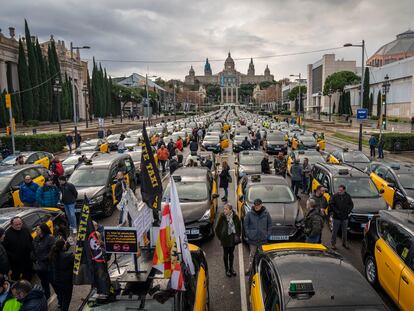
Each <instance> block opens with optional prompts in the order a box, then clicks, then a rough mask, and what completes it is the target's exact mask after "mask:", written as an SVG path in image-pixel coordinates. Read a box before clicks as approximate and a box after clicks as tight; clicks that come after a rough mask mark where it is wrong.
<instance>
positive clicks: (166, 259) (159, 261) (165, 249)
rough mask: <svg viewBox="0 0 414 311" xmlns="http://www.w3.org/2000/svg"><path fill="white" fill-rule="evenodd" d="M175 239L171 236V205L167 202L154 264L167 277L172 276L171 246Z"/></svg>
mask: <svg viewBox="0 0 414 311" xmlns="http://www.w3.org/2000/svg"><path fill="white" fill-rule="evenodd" d="M172 244H173V240H172V236H171V213H170V206H169V205H168V204H166V205H165V206H164V209H163V210H162V218H161V225H160V230H159V233H158V237H157V243H156V246H155V252H154V257H153V259H152V264H153V266H154V268H156V269H157V270H159V271H161V272H163V273H164V277H165V278H169V277H170V276H171V253H170V251H171V248H172Z"/></svg>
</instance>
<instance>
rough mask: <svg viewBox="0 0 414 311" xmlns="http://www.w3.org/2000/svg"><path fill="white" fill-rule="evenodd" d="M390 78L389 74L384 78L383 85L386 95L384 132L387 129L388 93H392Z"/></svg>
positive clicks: (383, 121)
mask: <svg viewBox="0 0 414 311" xmlns="http://www.w3.org/2000/svg"><path fill="white" fill-rule="evenodd" d="M389 79H390V77H389V76H388V74H387V75H386V76H385V77H384V83H383V84H382V94H384V95H383V96H384V117H383V120H382V123H383V124H384V130H386V129H387V93H388V92H389V91H390V81H389Z"/></svg>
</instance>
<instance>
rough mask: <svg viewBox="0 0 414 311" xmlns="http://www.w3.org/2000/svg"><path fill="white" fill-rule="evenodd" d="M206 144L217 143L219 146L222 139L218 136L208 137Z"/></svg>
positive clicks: (205, 138)
mask: <svg viewBox="0 0 414 311" xmlns="http://www.w3.org/2000/svg"><path fill="white" fill-rule="evenodd" d="M204 141H205V142H206V143H216V144H218V143H219V141H220V139H219V138H218V137H217V136H206V137H204Z"/></svg>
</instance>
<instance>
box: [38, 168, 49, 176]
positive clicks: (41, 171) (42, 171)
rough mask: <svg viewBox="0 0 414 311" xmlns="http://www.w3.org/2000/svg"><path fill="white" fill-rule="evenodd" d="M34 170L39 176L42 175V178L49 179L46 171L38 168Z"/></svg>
mask: <svg viewBox="0 0 414 311" xmlns="http://www.w3.org/2000/svg"><path fill="white" fill-rule="evenodd" d="M36 169H37V171H38V174H39V175H42V176H43V177H44V178H48V177H49V173H48V171H47V169H45V168H44V167H38V168H36Z"/></svg>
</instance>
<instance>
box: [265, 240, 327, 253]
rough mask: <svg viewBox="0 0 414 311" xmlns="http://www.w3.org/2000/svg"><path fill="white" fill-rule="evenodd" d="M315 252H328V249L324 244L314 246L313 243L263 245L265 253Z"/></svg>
mask: <svg viewBox="0 0 414 311" xmlns="http://www.w3.org/2000/svg"><path fill="white" fill-rule="evenodd" d="M300 249H302V250H315V251H323V252H325V251H327V250H328V249H327V248H326V247H325V246H324V245H322V244H312V243H300V242H298V243H295V242H289V243H273V244H265V245H262V250H263V251H264V252H271V251H284V250H300Z"/></svg>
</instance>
